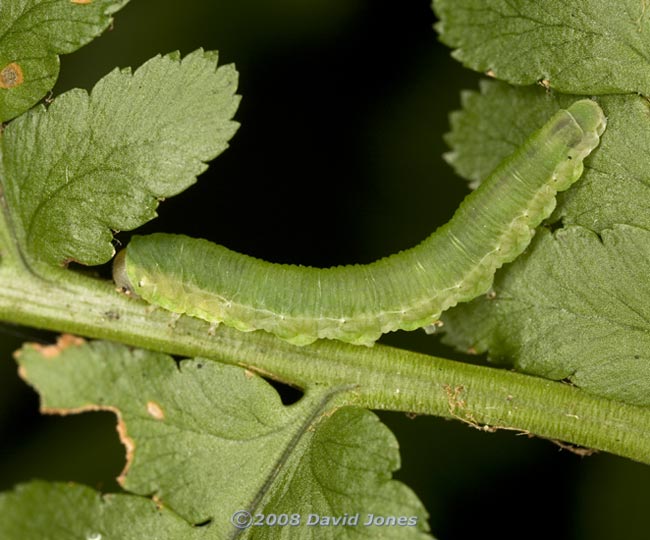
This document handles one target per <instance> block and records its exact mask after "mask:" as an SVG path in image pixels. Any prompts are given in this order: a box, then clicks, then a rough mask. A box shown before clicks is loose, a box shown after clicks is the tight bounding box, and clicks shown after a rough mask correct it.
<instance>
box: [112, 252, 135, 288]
mask: <svg viewBox="0 0 650 540" xmlns="http://www.w3.org/2000/svg"><path fill="white" fill-rule="evenodd" d="M113 281H114V282H115V285H117V288H118V289H119V290H120V291H122V292H123V293H125V294H128V295H129V296H135V297H137V296H138V295H137V294H135V290H134V289H133V285H132V284H131V280H130V279H129V276H128V275H127V273H126V249H123V250H122V251H120V252H119V253H118V254H117V255H115V258H114V259H113Z"/></svg>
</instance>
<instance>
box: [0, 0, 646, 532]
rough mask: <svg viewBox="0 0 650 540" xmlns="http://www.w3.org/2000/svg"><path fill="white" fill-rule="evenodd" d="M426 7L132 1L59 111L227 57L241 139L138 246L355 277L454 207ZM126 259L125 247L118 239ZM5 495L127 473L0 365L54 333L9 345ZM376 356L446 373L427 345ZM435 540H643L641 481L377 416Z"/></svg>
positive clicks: (514, 445)
mask: <svg viewBox="0 0 650 540" xmlns="http://www.w3.org/2000/svg"><path fill="white" fill-rule="evenodd" d="M433 23H434V17H433V14H432V12H431V9H430V7H429V4H428V2H427V0H410V1H403V0H273V1H270V0H266V1H265V0H219V1H208V0H195V1H193V2H179V1H178V0H156V1H153V0H132V2H131V4H130V5H128V6H127V7H126V8H125V9H124V10H123V11H122V12H120V13H118V14H117V15H116V21H115V26H114V28H113V29H112V30H111V31H109V32H107V33H106V34H105V35H104V36H102V37H101V38H99V39H97V40H96V41H95V42H93V43H92V44H91V45H89V46H87V47H85V48H83V49H81V50H80V51H79V52H77V53H74V54H72V55H70V56H65V57H63V58H62V73H61V78H60V81H59V84H58V85H57V88H56V89H55V95H57V94H59V93H61V92H63V91H65V90H67V89H69V88H72V87H75V86H80V87H83V88H87V89H90V88H91V87H92V85H93V84H94V83H95V82H96V81H97V80H98V79H99V78H100V77H101V76H103V75H104V74H106V73H107V72H108V71H110V70H111V69H112V68H113V67H114V66H120V67H125V66H133V67H134V68H135V67H137V66H139V65H140V64H141V63H143V62H144V61H145V60H147V59H148V58H150V57H151V56H154V55H155V54H157V53H166V52H169V51H172V50H175V49H179V50H180V51H181V52H182V53H183V54H186V53H188V52H190V51H192V50H194V49H196V48H198V47H204V48H206V49H218V50H219V51H221V63H231V62H234V63H235V64H236V65H237V68H238V70H239V73H240V86H239V93H240V94H241V95H242V96H243V100H242V103H241V106H240V109H239V112H238V113H237V117H236V118H237V120H238V121H239V122H240V123H241V127H240V129H239V131H238V133H237V134H236V135H235V137H234V138H233V140H232V141H231V147H230V149H228V150H227V151H226V152H225V153H224V154H223V155H222V156H220V157H219V158H217V160H216V161H215V162H214V163H213V164H212V165H211V167H210V169H209V171H208V172H207V173H206V174H204V175H203V176H202V177H201V178H200V181H199V183H198V184H197V185H195V186H194V187H193V188H191V189H190V190H188V191H187V192H185V193H184V194H182V195H180V196H178V197H175V198H173V199H171V200H169V201H166V202H165V203H164V204H163V205H161V207H160V209H159V214H160V217H159V218H158V219H156V220H154V221H152V222H151V223H149V224H148V225H147V226H146V227H145V228H144V229H140V230H139V231H138V232H153V231H168V232H183V233H186V234H190V235H193V236H200V237H204V238H209V239H211V240H213V241H215V242H218V243H220V244H224V245H226V246H228V247H230V248H232V249H235V250H239V251H243V252H245V253H248V254H251V255H255V256H258V257H263V258H266V259H268V260H272V261H276V262H292V263H301V264H311V265H318V266H329V265H333V264H344V263H353V262H368V261H371V260H373V259H376V258H377V257H380V256H384V255H388V254H390V253H392V252H395V251H398V250H399V249H403V248H406V247H410V246H412V245H413V244H415V243H416V242H418V241H420V240H422V239H423V238H424V237H426V236H427V235H428V234H429V233H430V232H431V231H433V230H434V229H435V227H436V226H437V225H440V224H442V223H444V222H445V221H447V220H448V219H449V217H450V216H451V214H452V213H453V211H454V209H455V207H456V206H457V204H458V203H459V201H460V200H461V199H462V197H463V196H464V195H465V193H466V187H465V184H464V182H462V181H460V180H458V179H457V178H455V177H454V175H453V173H452V171H451V169H450V168H449V167H448V166H447V165H446V164H445V163H444V161H443V159H442V157H441V156H442V153H443V152H445V151H446V150H447V148H446V146H445V144H444V142H443V140H442V135H443V134H444V133H445V131H446V130H447V129H448V122H447V117H448V114H449V112H450V111H451V110H453V109H456V108H458V107H459V103H460V91H461V90H462V89H475V88H477V82H478V76H477V75H476V74H474V73H472V72H470V71H468V70H465V69H463V67H462V66H461V65H460V64H458V63H456V62H455V61H453V60H452V59H451V58H450V55H449V53H450V51H449V50H448V49H446V48H445V47H444V46H442V45H440V44H439V43H438V42H437V39H436V35H435V32H434V30H433V28H432V25H433ZM120 240H122V241H123V242H127V241H128V234H122V235H121V236H120ZM2 335H3V336H4V337H3V341H4V342H5V348H4V351H3V353H2V357H1V358H0V489H8V488H10V487H11V486H12V485H13V484H15V483H16V482H19V481H26V480H29V479H31V478H45V479H52V480H76V481H80V482H84V483H87V484H89V485H91V486H93V487H97V488H99V489H104V490H116V489H119V488H118V486H117V484H116V483H115V481H114V478H115V476H117V474H119V472H120V470H121V468H122V465H123V459H124V450H123V448H122V447H121V446H120V444H119V441H118V439H117V434H116V433H115V427H114V426H115V419H114V417H113V416H112V415H111V414H109V413H92V414H91V413H88V414H84V415H80V416H70V417H66V418H52V417H41V416H39V414H38V410H37V409H38V399H37V396H36V395H35V393H34V392H33V391H32V390H31V389H29V388H28V387H27V386H26V385H25V384H24V383H22V382H21V381H20V380H19V379H18V378H17V376H16V374H15V365H14V363H13V361H12V360H11V357H10V354H11V351H12V350H13V349H15V348H17V347H18V346H20V343H21V342H22V341H24V340H25V339H30V340H34V339H44V340H50V339H51V337H50V336H49V335H48V334H44V333H43V334H37V333H36V332H35V331H33V330H31V329H19V328H14V327H6V328H5V329H4V332H3V334H2ZM384 341H385V342H388V343H391V344H394V345H398V346H402V347H407V348H410V349H414V350H421V351H424V352H427V353H430V354H437V355H441V356H446V357H457V355H456V353H454V352H453V351H450V350H448V349H445V348H444V347H442V346H441V345H439V344H438V342H437V338H433V337H427V336H425V334H424V333H423V332H414V333H409V334H405V333H398V334H394V335H391V336H388V337H387V338H386V339H385V340H384ZM381 416H382V418H383V419H384V420H385V421H386V422H387V423H388V425H389V426H390V427H391V428H392V429H393V430H394V432H395V433H396V435H397V436H398V438H399V440H400V445H401V450H402V461H403V465H402V469H401V471H400V472H399V473H398V477H399V478H400V479H401V480H403V481H404V482H406V483H407V484H408V485H410V486H411V487H412V488H413V489H414V490H415V491H416V492H417V494H418V495H419V496H420V498H421V499H422V500H423V501H424V503H425V505H426V506H427V509H428V510H429V512H430V514H431V520H430V523H431V527H432V530H433V532H434V534H435V535H436V536H437V537H438V538H440V539H441V540H456V539H465V538H470V537H471V536H470V534H471V535H472V536H473V535H475V534H480V535H483V536H485V537H488V538H500V539H509V538H513V539H514V538H517V539H519V538H554V539H587V538H589V539H595V540H598V539H601V538H602V539H610V538H621V539H627V540H632V539H637V538H638V539H645V538H648V533H647V531H648V530H649V525H650V517H649V512H648V502H649V501H650V468H648V467H646V466H642V465H639V464H635V463H632V462H630V461H628V460H624V459H621V458H617V457H614V456H610V455H604V454H602V455H596V456H592V457H589V458H580V457H578V456H575V455H573V454H570V453H569V452H566V451H561V450H560V449H559V448H558V447H557V446H555V445H553V444H552V443H550V442H547V441H543V440H538V439H529V438H527V437H524V436H517V435H515V434H513V433H509V432H501V433H496V434H486V433H480V432H478V431H476V430H472V429H470V428H468V426H466V425H464V424H461V423H460V422H449V421H444V420H441V419H438V418H427V417H418V418H416V419H408V418H407V417H406V416H405V415H403V414H387V413H386V414H382V415H381Z"/></svg>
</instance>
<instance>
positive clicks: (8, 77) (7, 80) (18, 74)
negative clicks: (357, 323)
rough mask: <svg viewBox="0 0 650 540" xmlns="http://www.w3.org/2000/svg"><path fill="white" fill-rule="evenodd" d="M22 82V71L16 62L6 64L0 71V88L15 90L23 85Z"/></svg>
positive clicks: (23, 78)
mask: <svg viewBox="0 0 650 540" xmlns="http://www.w3.org/2000/svg"><path fill="white" fill-rule="evenodd" d="M24 80H25V77H24V76H23V70H22V68H21V67H20V66H19V65H18V64H17V63H16V62H12V63H11V64H7V65H6V66H5V67H3V68H2V70H0V88H15V87H16V86H20V85H21V84H23V81H24Z"/></svg>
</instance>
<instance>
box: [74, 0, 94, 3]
mask: <svg viewBox="0 0 650 540" xmlns="http://www.w3.org/2000/svg"><path fill="white" fill-rule="evenodd" d="M92 1H93V0H70V2H72V3H73V4H90V3H91V2H92Z"/></svg>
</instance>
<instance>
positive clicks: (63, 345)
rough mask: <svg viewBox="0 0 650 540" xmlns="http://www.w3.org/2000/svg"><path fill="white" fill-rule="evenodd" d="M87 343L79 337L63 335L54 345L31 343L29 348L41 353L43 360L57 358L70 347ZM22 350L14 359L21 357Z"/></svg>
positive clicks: (15, 354)
mask: <svg viewBox="0 0 650 540" xmlns="http://www.w3.org/2000/svg"><path fill="white" fill-rule="evenodd" d="M85 342H86V341H85V340H84V339H83V338H80V337H79V336H73V335H72V334H61V335H60V336H59V337H58V339H57V340H56V343H55V344H54V345H41V344H40V343H30V344H29V346H30V347H31V348H32V350H34V351H36V352H37V353H40V355H41V356H42V357H43V358H56V357H57V356H59V355H60V354H61V353H62V352H63V351H64V350H65V349H67V348H68V347H78V346H80V345H83V344H84V343H85ZM20 353H21V350H20V349H19V350H17V351H16V352H15V353H14V358H16V359H18V358H19V357H20Z"/></svg>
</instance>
